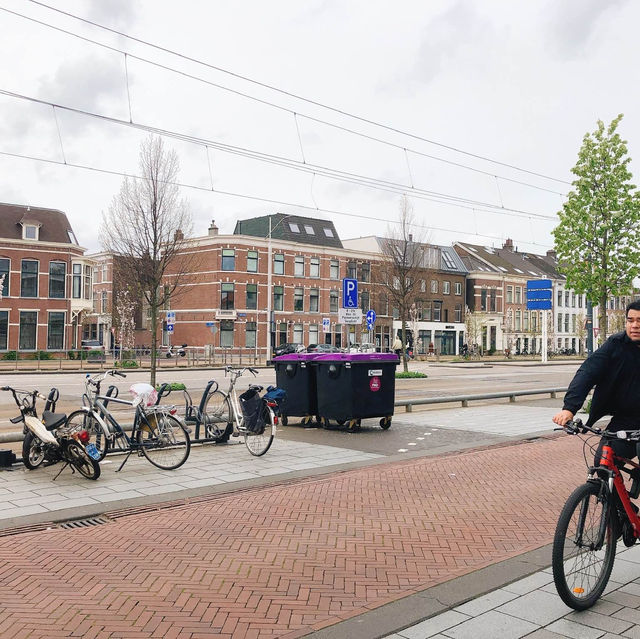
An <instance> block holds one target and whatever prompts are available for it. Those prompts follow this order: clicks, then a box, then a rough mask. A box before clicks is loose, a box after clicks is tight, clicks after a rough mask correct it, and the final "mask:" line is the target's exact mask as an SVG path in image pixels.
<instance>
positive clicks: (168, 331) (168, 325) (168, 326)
mask: <svg viewBox="0 0 640 639" xmlns="http://www.w3.org/2000/svg"><path fill="white" fill-rule="evenodd" d="M167 333H173V324H167Z"/></svg>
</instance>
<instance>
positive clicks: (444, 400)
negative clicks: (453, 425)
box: [394, 387, 567, 413]
mask: <svg viewBox="0 0 640 639" xmlns="http://www.w3.org/2000/svg"><path fill="white" fill-rule="evenodd" d="M566 391H567V388H566V387H563V388H535V389H529V390H514V391H503V392H501V393H481V394H478V395H449V396H446V397H417V398H413V399H399V400H397V401H396V402H395V403H394V406H404V407H405V410H406V412H407V413H410V412H412V410H413V407H414V406H417V405H424V404H452V403H457V402H461V404H462V406H464V407H466V406H468V405H469V402H476V401H482V400H484V399H503V398H505V397H508V398H509V402H511V403H513V402H515V401H516V397H523V396H525V395H546V394H547V393H548V394H549V395H551V397H552V398H555V397H556V394H557V393H566Z"/></svg>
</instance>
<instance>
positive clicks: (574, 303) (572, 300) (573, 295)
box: [571, 293, 576, 308]
mask: <svg viewBox="0 0 640 639" xmlns="http://www.w3.org/2000/svg"><path fill="white" fill-rule="evenodd" d="M571 307H572V308H575V307H576V294H575V293H571Z"/></svg>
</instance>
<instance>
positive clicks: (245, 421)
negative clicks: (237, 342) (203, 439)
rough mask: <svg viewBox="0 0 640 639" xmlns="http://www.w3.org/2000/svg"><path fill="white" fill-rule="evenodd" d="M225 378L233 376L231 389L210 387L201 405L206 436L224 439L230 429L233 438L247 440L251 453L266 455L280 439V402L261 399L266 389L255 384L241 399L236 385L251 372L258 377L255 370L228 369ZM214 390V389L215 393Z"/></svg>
mask: <svg viewBox="0 0 640 639" xmlns="http://www.w3.org/2000/svg"><path fill="white" fill-rule="evenodd" d="M224 370H225V376H226V375H229V388H228V389H227V391H226V392H223V391H221V390H220V389H219V388H218V385H217V384H215V388H213V386H212V385H210V386H208V388H209V392H208V394H207V396H206V398H203V400H202V401H201V403H200V406H201V409H200V415H201V419H202V424H203V425H204V429H205V434H206V433H208V434H209V435H210V436H211V437H212V438H215V437H224V433H226V432H227V427H228V426H230V427H231V428H230V429H229V430H230V432H231V435H233V436H234V437H238V436H240V435H242V436H243V437H244V443H245V445H246V447H247V450H248V451H249V452H250V453H251V454H252V455H255V456H256V457H259V456H260V455H264V454H265V453H266V452H267V451H268V450H269V448H270V447H271V444H272V443H273V439H274V437H275V436H276V425H277V423H278V416H277V415H276V413H278V412H279V411H278V403H277V402H276V401H275V400H271V399H269V398H268V397H267V398H265V397H261V396H260V393H261V392H262V390H263V387H262V386H257V385H255V384H252V385H250V386H249V388H248V389H247V391H245V392H244V393H242V395H240V396H238V394H237V392H236V383H237V381H238V379H240V377H242V376H243V375H244V374H245V373H247V372H249V373H251V374H252V375H254V376H255V375H257V374H258V371H257V370H256V369H255V368H249V367H247V368H233V367H232V366H227V367H225V369H224ZM212 389H213V390H212Z"/></svg>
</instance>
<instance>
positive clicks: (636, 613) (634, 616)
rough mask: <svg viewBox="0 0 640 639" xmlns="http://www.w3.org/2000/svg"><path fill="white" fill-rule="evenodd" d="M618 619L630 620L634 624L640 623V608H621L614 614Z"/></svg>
mask: <svg viewBox="0 0 640 639" xmlns="http://www.w3.org/2000/svg"><path fill="white" fill-rule="evenodd" d="M613 616H614V617H616V618H617V619H623V620H624V621H630V622H631V623H633V624H636V625H638V624H640V610H636V609H635V608H621V609H620V610H618V611H617V612H615V613H614V614H613Z"/></svg>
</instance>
